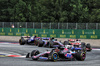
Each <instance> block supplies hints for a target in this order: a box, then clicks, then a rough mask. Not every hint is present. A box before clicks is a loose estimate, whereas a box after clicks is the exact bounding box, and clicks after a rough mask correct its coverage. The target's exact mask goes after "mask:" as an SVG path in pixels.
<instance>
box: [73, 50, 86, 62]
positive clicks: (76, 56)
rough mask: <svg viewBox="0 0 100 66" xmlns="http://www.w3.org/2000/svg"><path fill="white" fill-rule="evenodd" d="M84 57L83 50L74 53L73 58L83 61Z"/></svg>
mask: <svg viewBox="0 0 100 66" xmlns="http://www.w3.org/2000/svg"><path fill="white" fill-rule="evenodd" d="M85 57H86V53H85V52H78V53H76V54H75V58H76V60H78V61H84V60H85Z"/></svg>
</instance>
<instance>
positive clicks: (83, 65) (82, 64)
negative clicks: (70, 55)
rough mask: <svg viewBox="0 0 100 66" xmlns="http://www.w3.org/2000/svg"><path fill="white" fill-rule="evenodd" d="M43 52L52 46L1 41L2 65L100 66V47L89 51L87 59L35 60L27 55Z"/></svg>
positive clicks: (0, 59)
mask: <svg viewBox="0 0 100 66" xmlns="http://www.w3.org/2000/svg"><path fill="white" fill-rule="evenodd" d="M35 49H38V50H40V51H41V52H43V51H45V50H47V49H48V50H51V49H50V48H44V47H37V46H34V45H19V44H18V43H4V42H1V43H0V66H100V49H97V48H93V50H92V51H91V52H87V55H86V59H85V61H57V62H52V61H43V60H38V61H33V60H32V59H26V58H25V55H26V54H27V53H28V52H31V51H32V50H35ZM11 54H12V55H20V56H21V57H8V56H6V55H11Z"/></svg>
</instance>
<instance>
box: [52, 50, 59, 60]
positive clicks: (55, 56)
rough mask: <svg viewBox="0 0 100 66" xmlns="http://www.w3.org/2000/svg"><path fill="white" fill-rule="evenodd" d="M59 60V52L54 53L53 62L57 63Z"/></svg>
mask: <svg viewBox="0 0 100 66" xmlns="http://www.w3.org/2000/svg"><path fill="white" fill-rule="evenodd" d="M58 58H59V55H58V53H57V52H53V53H52V54H51V61H54V62H56V61H57V60H58Z"/></svg>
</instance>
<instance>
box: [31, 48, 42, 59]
mask: <svg viewBox="0 0 100 66" xmlns="http://www.w3.org/2000/svg"><path fill="white" fill-rule="evenodd" d="M39 53H40V52H39V51H38V50H33V51H32V52H31V57H32V56H36V55H38V54H39ZM32 59H33V60H38V58H32Z"/></svg>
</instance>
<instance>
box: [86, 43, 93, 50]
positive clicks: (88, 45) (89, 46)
mask: <svg viewBox="0 0 100 66" xmlns="http://www.w3.org/2000/svg"><path fill="white" fill-rule="evenodd" d="M86 48H88V49H89V50H87V51H91V50H92V48H91V45H90V44H89V43H88V44H87V45H86Z"/></svg>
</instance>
